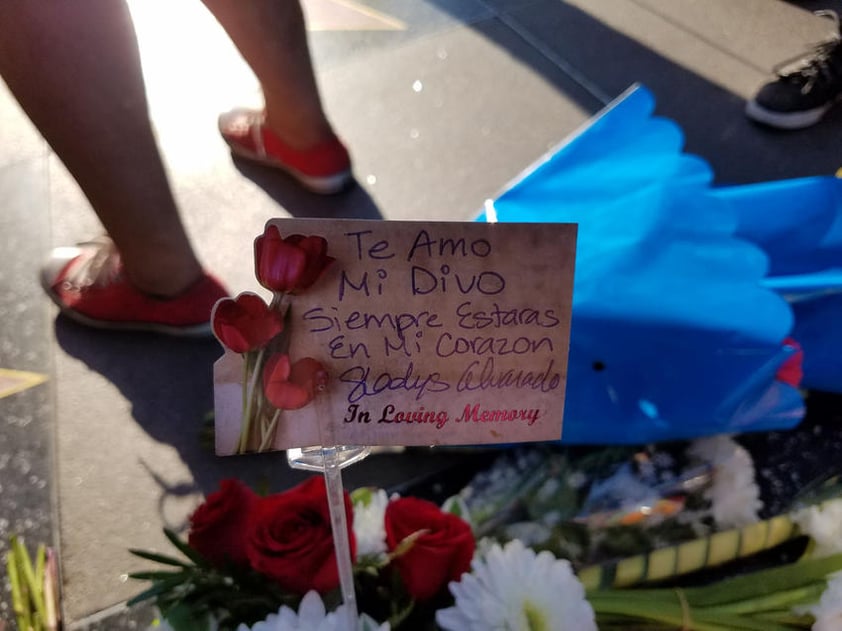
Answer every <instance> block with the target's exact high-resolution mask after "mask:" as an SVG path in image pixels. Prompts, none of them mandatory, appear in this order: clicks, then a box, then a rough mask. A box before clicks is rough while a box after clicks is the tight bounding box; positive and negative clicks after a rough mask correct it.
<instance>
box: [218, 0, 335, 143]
mask: <svg viewBox="0 0 842 631" xmlns="http://www.w3.org/2000/svg"><path fill="white" fill-rule="evenodd" d="M203 1H204V3H205V5H206V6H207V7H208V9H210V11H211V12H212V13H213V14H214V16H215V17H216V19H217V20H218V21H219V23H220V24H222V26H223V28H224V29H225V30H226V32H227V33H228V35H229V36H230V37H231V40H232V41H233V42H234V44H235V45H236V46H237V48H238V49H239V50H240V53H241V54H242V55H243V57H244V58H245V60H246V62H247V63H248V64H249V66H251V69H252V70H253V71H254V73H255V75H257V78H258V80H259V81H260V84H261V86H262V87H263V96H264V98H265V100H266V123H267V125H268V126H269V128H270V129H271V130H272V131H274V132H275V133H276V134H277V135H278V136H280V137H281V138H282V139H283V140H284V142H285V143H287V144H288V145H290V146H291V147H294V148H296V149H306V148H309V147H312V146H313V145H316V144H319V143H320V142H323V141H325V140H329V139H330V138H332V134H333V131H332V129H331V126H330V123H329V122H328V119H327V117H326V115H325V112H324V109H323V108H322V103H321V99H320V98H319V90H318V86H317V84H316V78H315V75H314V73H313V64H312V61H311V59H310V50H309V48H308V46H307V32H306V30H305V27H304V16H303V14H302V12H301V6H300V5H299V3H298V0H247V1H244V0H203Z"/></svg>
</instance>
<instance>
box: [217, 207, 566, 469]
mask: <svg viewBox="0 0 842 631" xmlns="http://www.w3.org/2000/svg"><path fill="white" fill-rule="evenodd" d="M575 246H576V226H575V225H573V224H516V223H503V224H493V223H477V222H471V223H462V222H440V223H429V222H398V221H366V220H332V221H325V220H312V219H273V220H271V221H270V222H269V223H267V225H266V230H265V232H264V234H263V235H262V236H260V237H258V238H257V239H256V241H255V272H256V275H257V277H258V280H259V281H260V282H261V284H262V285H263V286H264V287H266V288H267V289H268V290H269V291H270V292H271V296H270V297H269V298H268V299H267V300H266V301H264V299H263V297H261V296H258V295H256V294H252V293H245V294H241V295H240V296H238V297H237V298H231V299H225V300H223V301H220V303H218V304H217V306H216V308H215V309H214V315H213V326H214V332H215V333H216V335H217V337H218V338H219V339H220V342H222V344H223V346H225V347H226V353H225V355H224V356H223V357H222V358H221V359H220V360H219V361H218V362H217V364H216V365H215V370H214V380H215V406H216V426H217V430H216V437H217V452H218V453H220V454H234V453H246V452H251V451H271V450H280V449H288V448H293V447H304V446H312V445H320V444H321V445H324V444H333V445H456V444H460V445H464V444H486V443H514V442H527V441H545V440H559V439H560V438H561V435H562V416H563V411H564V392H565V380H566V368H567V352H568V343H569V335H570V314H571V301H572V292H573V268H574V260H575ZM327 441H329V442H327Z"/></svg>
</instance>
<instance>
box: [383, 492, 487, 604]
mask: <svg viewBox="0 0 842 631" xmlns="http://www.w3.org/2000/svg"><path fill="white" fill-rule="evenodd" d="M385 526H386V545H387V546H388V548H389V550H394V549H395V548H396V547H397V546H398V545H399V544H400V543H401V541H403V540H404V539H405V538H406V537H408V536H409V535H411V534H412V533H414V532H418V531H419V530H423V531H426V532H424V533H423V534H421V535H420V536H419V537H418V538H417V539H416V540H415V543H414V544H413V545H412V547H411V548H410V549H409V550H408V551H407V552H406V553H404V554H402V555H401V556H399V557H397V558H396V559H395V560H394V561H393V563H394V564H395V565H396V566H397V569H398V572H399V573H400V575H401V578H402V579H403V583H404V585H405V586H406V590H407V591H408V592H409V594H410V595H411V596H412V597H413V598H415V599H416V600H419V601H421V600H427V599H429V598H432V597H433V596H435V595H436V594H438V593H439V591H440V590H441V589H442V588H444V587H445V586H446V585H447V583H449V582H450V581H458V580H459V579H460V578H461V576H462V574H464V573H465V572H467V571H468V570H470V568H471V559H472V558H473V556H474V546H475V544H474V535H473V533H472V532H471V527H470V526H469V525H468V524H467V523H466V522H465V521H464V520H463V519H461V518H459V517H457V516H456V515H453V514H451V513H445V512H442V511H441V509H439V507H438V506H436V505H435V504H433V503H432V502H428V501H426V500H422V499H418V498H415V497H403V498H400V499H397V500H395V501H393V502H389V505H388V506H387V507H386V517H385Z"/></svg>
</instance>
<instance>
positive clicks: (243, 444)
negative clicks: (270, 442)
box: [237, 348, 265, 454]
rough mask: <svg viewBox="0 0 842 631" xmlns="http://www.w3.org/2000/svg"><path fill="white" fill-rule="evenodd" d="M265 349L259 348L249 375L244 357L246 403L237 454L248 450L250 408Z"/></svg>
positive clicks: (247, 356) (250, 422) (247, 361)
mask: <svg viewBox="0 0 842 631" xmlns="http://www.w3.org/2000/svg"><path fill="white" fill-rule="evenodd" d="M264 351H265V349H263V348H261V349H260V351H259V352H258V353H257V357H255V359H254V363H253V364H252V366H251V374H249V364H250V363H251V362H250V361H249V355H250V354H249V355H246V369H245V381H247V382H248V385H247V386H246V384H243V385H244V386H245V389H246V391H245V397H246V402H245V406H244V409H243V425H242V428H241V430H240V440H239V442H238V443H237V453H238V454H243V453H245V452H246V451H247V450H248V444H249V432H250V430H251V424H252V420H253V419H252V416H253V413H252V408H253V406H254V395H255V390H256V387H257V381H258V379H259V378H260V369H261V366H262V364H263V355H264Z"/></svg>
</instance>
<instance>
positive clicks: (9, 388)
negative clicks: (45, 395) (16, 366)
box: [0, 368, 47, 399]
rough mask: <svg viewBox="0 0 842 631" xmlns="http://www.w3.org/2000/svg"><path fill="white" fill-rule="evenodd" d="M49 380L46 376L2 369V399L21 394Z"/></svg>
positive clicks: (0, 374)
mask: <svg viewBox="0 0 842 631" xmlns="http://www.w3.org/2000/svg"><path fill="white" fill-rule="evenodd" d="M46 380H47V376H46V375H41V374H39V373H36V372H26V371H23V370H10V369H7V368H0V399H2V398H3V397H8V396H9V395H12V394H15V393H17V392H21V391H22V390H26V389H27V388H31V387H32V386H37V385H38V384H39V383H44V382H45V381H46Z"/></svg>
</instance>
